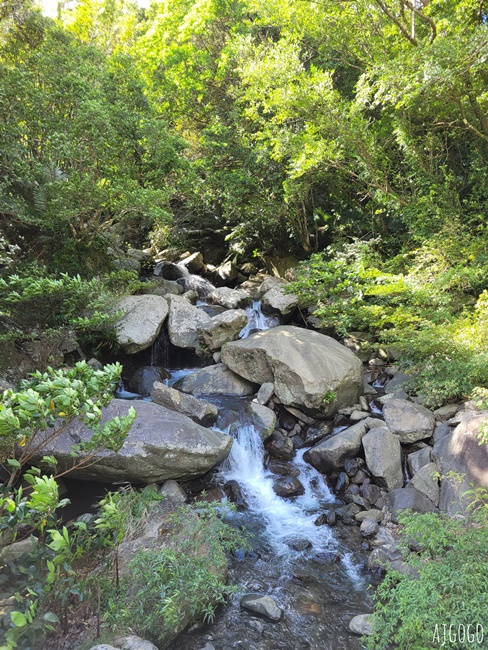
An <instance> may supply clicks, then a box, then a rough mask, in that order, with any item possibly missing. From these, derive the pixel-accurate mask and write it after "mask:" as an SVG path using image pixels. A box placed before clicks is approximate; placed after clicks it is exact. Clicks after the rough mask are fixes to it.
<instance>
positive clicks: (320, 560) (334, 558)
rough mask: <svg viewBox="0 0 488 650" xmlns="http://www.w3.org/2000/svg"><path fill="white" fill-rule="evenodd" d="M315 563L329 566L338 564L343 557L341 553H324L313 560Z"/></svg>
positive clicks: (318, 554) (315, 556)
mask: <svg viewBox="0 0 488 650" xmlns="http://www.w3.org/2000/svg"><path fill="white" fill-rule="evenodd" d="M312 560H313V562H315V563H316V564H322V565H328V564H336V563H337V562H340V561H341V556H340V555H339V553H334V551H324V552H322V553H317V554H316V555H314V556H313V558H312Z"/></svg>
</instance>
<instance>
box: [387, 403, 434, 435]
mask: <svg viewBox="0 0 488 650" xmlns="http://www.w3.org/2000/svg"><path fill="white" fill-rule="evenodd" d="M383 416H384V418H385V422H386V426H387V427H388V429H389V430H390V431H391V432H392V433H393V434H395V435H396V436H398V439H399V440H400V442H401V443H404V444H408V443H412V442H417V440H423V439H424V438H430V436H431V435H432V433H433V432H434V427H435V418H434V415H433V414H432V412H431V411H429V410H428V409H426V408H425V407H424V406H421V405H420V404H415V403H414V402H411V401H409V400H406V399H397V398H394V399H389V400H388V401H387V402H386V403H385V405H384V407H383Z"/></svg>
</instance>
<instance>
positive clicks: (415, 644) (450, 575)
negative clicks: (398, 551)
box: [366, 493, 488, 650]
mask: <svg viewBox="0 0 488 650" xmlns="http://www.w3.org/2000/svg"><path fill="white" fill-rule="evenodd" d="M484 499H485V502H482V504H481V507H480V508H479V509H478V510H477V511H476V512H474V514H471V515H470V516H469V517H468V518H466V519H453V518H452V517H450V516H448V515H446V514H440V515H436V514H431V513H429V514H423V515H419V514H418V513H415V514H405V515H403V519H402V523H403V524H404V527H403V530H402V539H403V544H404V547H405V548H406V549H408V545H409V544H412V540H414V541H415V544H416V545H417V548H420V549H421V551H419V552H418V553H411V554H409V555H407V557H406V561H407V562H408V564H409V565H410V567H412V569H413V570H414V571H415V577H414V578H412V575H409V574H406V573H402V574H400V573H398V571H395V570H393V569H388V571H387V576H386V578H385V580H384V581H383V582H382V583H381V585H380V586H379V587H378V590H377V592H376V595H375V597H376V600H377V607H376V611H375V624H374V634H373V636H372V637H370V638H369V639H368V641H367V644H366V645H367V647H368V648H370V649H371V650H373V649H374V650H380V649H383V648H385V649H386V648H389V647H391V644H392V643H393V644H394V647H395V648H398V649H399V650H403V649H406V648H409V649H411V650H423V649H424V648H432V647H440V646H441V645H442V644H443V642H444V643H446V645H447V644H448V645H449V647H452V648H465V647H466V646H467V645H468V644H469V643H474V642H476V643H478V644H480V643H481V645H482V641H483V638H482V637H483V635H482V633H480V626H481V628H482V627H483V625H484V623H485V622H486V611H487V608H488V594H487V592H486V588H485V584H486V574H487V571H488V525H487V524H488V521H487V515H488V510H487V506H486V493H485V495H484ZM468 625H469V629H468ZM446 630H447V632H446ZM445 633H446V639H445V638H444V634H445ZM468 634H469V637H468V636H467V635H468ZM477 634H478V636H476V635H477ZM480 636H481V639H480ZM468 639H470V641H468Z"/></svg>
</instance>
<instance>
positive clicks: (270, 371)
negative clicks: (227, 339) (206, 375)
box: [222, 325, 363, 414]
mask: <svg viewBox="0 0 488 650" xmlns="http://www.w3.org/2000/svg"><path fill="white" fill-rule="evenodd" d="M222 361H223V362H224V363H225V364H226V365H227V366H229V368H230V369H231V370H233V371H234V372H235V373H237V374H238V375H240V376H241V377H244V378H246V379H248V380H249V381H254V382H256V383H259V384H264V383H265V382H273V383H274V387H275V394H276V396H277V397H278V398H279V400H280V401H281V402H282V403H283V404H286V405H289V406H302V407H305V408H308V409H312V410H315V411H321V412H323V413H324V412H325V413H327V414H332V413H334V412H335V411H337V410H338V409H340V408H343V407H345V406H350V405H351V404H354V403H356V402H357V400H358V397H359V395H360V394H361V393H362V390H363V374H362V364H361V362H360V361H359V359H358V358H357V357H356V356H355V355H354V354H353V353H352V352H350V351H349V350H348V349H347V348H345V347H344V346H343V345H341V344H340V343H338V342H337V341H335V340H334V339H332V338H330V337H329V336H325V335H323V334H319V333H318V332H313V331H311V330H305V329H301V328H299V327H292V326H289V325H284V326H281V327H275V328H273V329H269V330H265V331H264V332H257V333H256V334H253V335H251V336H249V337H248V338H247V339H242V340H240V341H234V342H232V343H227V344H226V345H224V347H223V348H222Z"/></svg>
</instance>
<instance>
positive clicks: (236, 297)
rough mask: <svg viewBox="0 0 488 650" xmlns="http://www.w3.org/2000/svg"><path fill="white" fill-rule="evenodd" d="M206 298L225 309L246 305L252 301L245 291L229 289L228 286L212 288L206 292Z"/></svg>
mask: <svg viewBox="0 0 488 650" xmlns="http://www.w3.org/2000/svg"><path fill="white" fill-rule="evenodd" d="M207 300H208V302H210V303H213V304H215V305H222V307H226V308H227V309H238V308H239V307H246V306H247V305H249V304H250V303H251V302H252V299H251V296H250V295H249V294H248V293H247V292H246V291H242V289H229V288H228V287H222V288H221V289H214V290H213V291H211V292H210V293H209V294H208V296H207Z"/></svg>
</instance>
